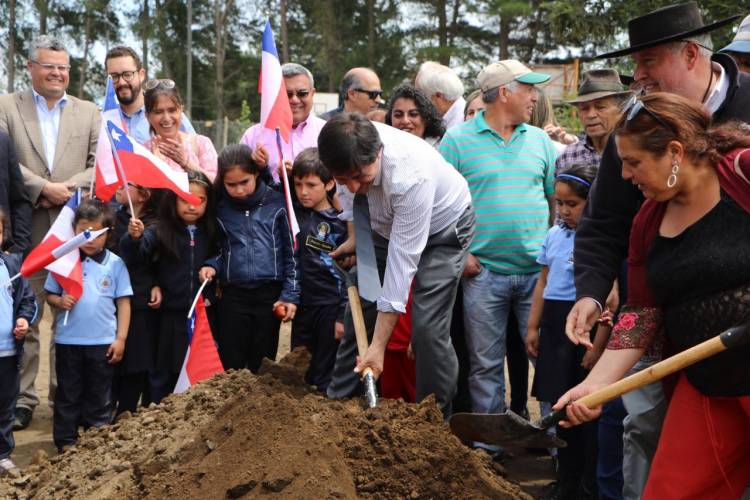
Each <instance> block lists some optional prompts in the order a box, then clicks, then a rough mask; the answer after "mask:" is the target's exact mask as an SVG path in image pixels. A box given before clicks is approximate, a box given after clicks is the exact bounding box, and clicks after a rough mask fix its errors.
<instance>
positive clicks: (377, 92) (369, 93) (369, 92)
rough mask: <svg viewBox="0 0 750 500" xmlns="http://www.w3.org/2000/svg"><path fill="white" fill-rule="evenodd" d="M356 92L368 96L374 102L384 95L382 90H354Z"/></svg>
mask: <svg viewBox="0 0 750 500" xmlns="http://www.w3.org/2000/svg"><path fill="white" fill-rule="evenodd" d="M352 90H354V91H355V92H362V93H363V94H367V97H369V98H370V99H372V100H373V101H374V100H375V99H377V98H378V97H380V96H381V95H383V91H382V90H365V89H352Z"/></svg>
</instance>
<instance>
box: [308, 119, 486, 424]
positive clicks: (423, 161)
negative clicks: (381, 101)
mask: <svg viewBox="0 0 750 500" xmlns="http://www.w3.org/2000/svg"><path fill="white" fill-rule="evenodd" d="M318 152H319V154H320V159H321V161H322V162H323V164H324V165H325V166H326V167H327V168H328V169H329V170H330V171H331V173H332V174H333V176H334V178H335V179H336V181H337V183H339V195H340V198H341V202H342V206H343V214H342V218H344V219H346V220H349V219H351V218H352V210H355V211H356V209H357V206H356V205H357V199H359V200H364V197H366V200H365V201H366V205H367V208H369V222H370V226H371V229H372V236H373V240H374V250H375V256H376V257H377V268H378V271H379V273H380V275H382V276H383V287H382V291H381V292H380V293H379V295H376V296H374V297H372V298H371V299H370V300H372V299H375V300H372V301H364V302H363V305H364V309H365V311H364V312H365V321H366V323H368V330H369V331H370V332H372V344H371V345H370V347H369V349H368V351H367V353H366V355H365V356H364V358H363V359H362V360H361V362H360V364H359V365H357V370H358V371H360V372H361V371H362V370H364V368H365V367H369V368H371V369H372V370H373V373H374V375H375V376H376V377H378V376H379V375H380V373H381V372H382V370H383V357H384V353H385V347H386V344H387V343H388V340H389V338H390V335H391V333H392V331H393V327H394V325H395V324H396V321H397V319H398V317H399V315H400V314H402V313H404V312H405V310H406V303H407V299H408V296H409V289H410V286H411V287H412V298H413V301H412V348H413V351H414V355H415V358H416V374H417V375H416V379H417V380H416V399H417V401H420V400H422V399H424V398H425V397H427V396H428V395H430V394H435V397H436V399H437V401H438V403H439V404H440V405H441V406H442V408H443V412H444V414H445V415H446V416H447V415H449V414H450V410H451V408H450V403H451V400H452V399H453V396H454V395H455V392H456V381H457V377H458V361H457V359H456V353H455V351H454V349H453V345H452V343H451V338H450V323H451V314H452V310H453V302H454V301H455V298H456V290H457V288H458V283H459V279H460V276H461V272H462V270H463V266H464V261H465V259H466V255H467V249H468V246H469V244H470V243H471V240H472V238H473V236H474V210H473V208H472V206H471V195H470V194H469V189H468V186H467V184H466V181H465V180H464V178H463V177H462V176H461V175H460V174H459V173H458V172H456V170H455V169H453V168H452V167H451V165H450V164H448V163H447V162H446V161H445V160H444V159H443V158H442V156H441V155H440V154H439V153H438V152H437V151H435V149H434V148H432V147H431V146H430V145H429V144H427V143H426V142H424V141H422V140H421V139H419V138H418V137H415V136H413V135H411V134H408V133H406V132H402V131H400V130H396V129H394V128H392V127H389V126H387V125H383V124H380V123H372V122H370V121H369V120H367V119H366V118H365V117H364V116H362V115H360V114H358V113H341V114H339V115H336V116H335V117H333V118H332V119H331V120H330V121H328V123H327V124H326V125H325V126H324V127H323V130H321V132H320V136H319V137H318ZM353 215H354V219H355V226H356V225H357V224H358V221H357V214H356V212H355V213H354V214H353ZM365 222H366V220H365ZM356 229H357V234H358V235H359V234H361V233H360V230H361V229H362V228H360V227H357V228H356ZM360 244H361V241H360ZM358 245H359V244H358ZM357 250H358V254H359V250H360V249H359V248H357ZM353 251H354V242H353V241H352V240H351V239H350V240H348V241H347V242H345V243H343V244H342V245H341V246H340V247H339V248H338V249H337V250H336V251H335V252H333V253H332V256H333V257H339V256H343V255H345V254H346V253H352V252H353ZM364 265H365V263H364V262H363V261H362V259H361V258H360V259H359V261H358V267H359V269H358V273H359V277H358V281H359V284H360V294H361V295H363V291H362V288H363V286H362V281H363V276H362V273H363V271H364V269H363V266H364ZM412 279H413V280H414V281H413V284H412ZM345 330H346V332H345V335H344V339H343V340H342V343H341V345H340V347H339V351H338V354H337V358H336V367H335V368H334V373H333V378H332V380H331V384H330V385H329V388H328V396H329V397H332V398H341V397H348V396H351V395H352V393H353V392H354V391H356V389H357V385H358V377H357V376H356V374H354V373H352V369H353V368H354V367H355V353H356V342H355V340H354V334H353V331H352V329H351V321H350V318H347V321H345Z"/></svg>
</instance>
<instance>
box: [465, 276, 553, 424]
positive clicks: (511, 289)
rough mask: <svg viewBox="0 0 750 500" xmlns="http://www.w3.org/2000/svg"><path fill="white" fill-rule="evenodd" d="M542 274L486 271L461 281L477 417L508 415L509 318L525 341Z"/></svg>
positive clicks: (471, 385)
mask: <svg viewBox="0 0 750 500" xmlns="http://www.w3.org/2000/svg"><path fill="white" fill-rule="evenodd" d="M538 277H539V273H534V274H511V275H506V274H498V273H495V272H492V271H490V270H489V269H487V268H486V267H483V268H482V271H481V272H480V273H479V274H478V275H477V276H474V277H473V278H464V279H463V281H462V285H463V293H464V325H465V327H466V346H467V347H468V349H469V362H470V368H469V392H470V393H471V403H472V407H473V411H474V412H475V413H501V412H503V411H505V373H504V364H505V336H506V330H507V324H508V314H509V313H510V311H511V310H512V311H513V312H514V313H515V315H516V318H517V319H518V331H519V332H520V333H521V336H522V337H524V338H525V337H526V323H527V321H528V318H529V310H530V309H531V298H532V294H533V292H534V286H535V285H536V280H537V278H538Z"/></svg>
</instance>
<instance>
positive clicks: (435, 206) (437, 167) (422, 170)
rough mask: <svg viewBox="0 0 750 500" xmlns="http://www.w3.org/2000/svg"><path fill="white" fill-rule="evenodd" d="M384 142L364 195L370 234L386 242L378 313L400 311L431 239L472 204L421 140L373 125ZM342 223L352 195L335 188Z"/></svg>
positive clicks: (462, 183)
mask: <svg viewBox="0 0 750 500" xmlns="http://www.w3.org/2000/svg"><path fill="white" fill-rule="evenodd" d="M374 125H375V128H377V130H378V133H379V134H380V140H381V141H382V143H383V153H382V157H381V162H380V171H379V172H378V174H377V176H376V177H375V180H374V181H373V183H372V185H371V186H370V189H369V191H368V192H367V201H368V205H369V208H370V224H371V226H372V230H373V231H375V232H376V233H378V234H379V235H380V236H382V237H383V238H385V239H387V240H389V245H388V258H387V260H386V268H385V277H384V279H383V292H382V295H381V296H380V298H378V301H377V302H378V311H383V312H401V313H403V312H405V311H406V302H407V299H408V297H409V289H410V287H411V281H412V278H413V277H414V275H415V274H416V272H417V266H418V264H419V259H420V257H421V255H422V251H423V250H424V248H425V246H426V245H427V238H429V237H430V235H433V234H436V233H439V232H440V231H442V230H444V229H445V228H447V227H448V226H450V225H451V224H453V223H455V222H456V221H457V220H458V218H459V217H460V216H461V215H462V214H463V213H464V211H465V210H466V208H467V207H468V206H469V205H470V204H471V194H470V193H469V186H468V185H467V183H466V180H465V179H464V178H463V176H461V174H459V173H458V171H456V169H454V168H453V167H452V166H451V164H450V163H448V162H446V161H445V160H444V159H443V157H442V156H441V155H440V153H438V152H437V151H436V150H435V149H434V148H433V147H432V146H430V145H429V144H427V143H426V142H425V141H423V140H422V139H420V138H418V137H416V136H414V135H412V134H409V133H406V132H402V131H400V130H397V129H395V128H393V127H389V126H388V125H385V124H382V123H374ZM337 187H338V192H339V198H340V200H341V205H342V207H343V212H342V214H341V218H342V219H344V220H351V219H352V204H353V201H354V195H353V194H352V193H351V192H350V191H349V190H348V189H347V188H346V186H342V185H338V186H337Z"/></svg>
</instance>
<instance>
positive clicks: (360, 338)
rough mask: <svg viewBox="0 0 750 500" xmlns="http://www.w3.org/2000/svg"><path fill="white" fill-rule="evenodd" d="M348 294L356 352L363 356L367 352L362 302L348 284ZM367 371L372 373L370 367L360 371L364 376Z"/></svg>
mask: <svg viewBox="0 0 750 500" xmlns="http://www.w3.org/2000/svg"><path fill="white" fill-rule="evenodd" d="M346 292H347V294H348V295H349V309H351V311H352V321H353V322H354V335H355V337H356V338H357V352H358V353H359V357H360V358H363V357H364V356H365V353H366V352H367V347H368V343H367V328H366V327H365V316H364V314H362V303H361V302H360V300H359V291H358V290H357V287H356V286H349V287H347V289H346ZM367 373H372V370H371V369H370V368H366V369H365V371H364V372H363V373H362V376H363V377H364V376H365V375H367Z"/></svg>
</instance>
